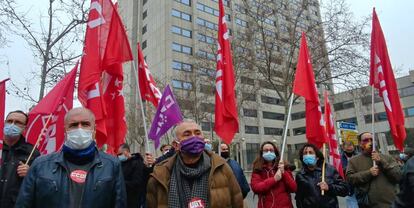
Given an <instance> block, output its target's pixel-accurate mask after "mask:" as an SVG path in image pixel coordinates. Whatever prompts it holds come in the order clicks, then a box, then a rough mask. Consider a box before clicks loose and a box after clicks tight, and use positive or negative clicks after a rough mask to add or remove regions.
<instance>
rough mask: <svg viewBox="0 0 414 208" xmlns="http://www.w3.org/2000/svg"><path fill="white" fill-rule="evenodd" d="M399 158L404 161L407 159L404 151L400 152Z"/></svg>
mask: <svg viewBox="0 0 414 208" xmlns="http://www.w3.org/2000/svg"><path fill="white" fill-rule="evenodd" d="M400 159H401V160H402V161H405V160H406V159H407V155H406V154H404V153H400Z"/></svg>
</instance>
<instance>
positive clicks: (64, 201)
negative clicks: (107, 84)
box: [16, 108, 126, 208]
mask: <svg viewBox="0 0 414 208" xmlns="http://www.w3.org/2000/svg"><path fill="white" fill-rule="evenodd" d="M64 123H65V126H64V128H65V132H66V133H65V137H66V138H65V142H64V144H63V146H62V150H61V151H59V152H55V153H52V154H49V155H46V156H44V157H40V158H38V159H36V160H35V161H34V162H33V165H32V167H31V168H30V170H29V173H28V175H27V176H26V178H25V179H24V180H23V184H22V187H21V189H20V193H19V196H18V198H17V202H16V207H108V208H109V207H126V192H125V184H124V179H123V176H122V170H121V164H120V161H119V160H118V159H117V158H115V157H112V156H110V155H107V154H106V153H103V152H100V151H98V150H97V148H96V144H95V116H94V114H93V113H92V112H91V111H90V110H88V109H86V108H74V109H72V110H70V111H69V112H68V113H67V114H66V116H65V121H64Z"/></svg>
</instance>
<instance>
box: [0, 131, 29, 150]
mask: <svg viewBox="0 0 414 208" xmlns="http://www.w3.org/2000/svg"><path fill="white" fill-rule="evenodd" d="M25 143H26V138H24V137H23V135H20V138H19V140H18V141H17V142H16V144H14V145H13V146H9V145H7V144H6V142H4V141H3V150H6V151H8V150H10V149H11V148H14V149H16V150H19V149H24V147H23V144H25Z"/></svg>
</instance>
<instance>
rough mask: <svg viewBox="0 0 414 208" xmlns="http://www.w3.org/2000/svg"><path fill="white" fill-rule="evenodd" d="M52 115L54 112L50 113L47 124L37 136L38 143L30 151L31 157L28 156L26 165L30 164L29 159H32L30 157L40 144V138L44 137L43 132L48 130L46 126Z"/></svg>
mask: <svg viewBox="0 0 414 208" xmlns="http://www.w3.org/2000/svg"><path fill="white" fill-rule="evenodd" d="M52 116H53V113H51V114H49V118H48V119H47V120H46V123H45V125H43V128H42V130H41V131H40V133H39V136H37V140H36V143H35V145H33V149H32V151H31V152H30V155H29V157H28V158H27V160H26V163H24V164H25V165H28V164H29V161H30V159H31V158H32V156H33V153H34V151H35V149H36V147H37V146H38V145H39V142H40V138H42V135H43V132H44V131H45V130H46V127H47V125H48V124H49V121H50V119H51V118H52Z"/></svg>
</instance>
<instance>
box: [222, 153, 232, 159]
mask: <svg viewBox="0 0 414 208" xmlns="http://www.w3.org/2000/svg"><path fill="white" fill-rule="evenodd" d="M220 156H221V157H222V158H224V159H227V158H229V157H230V152H220Z"/></svg>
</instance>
